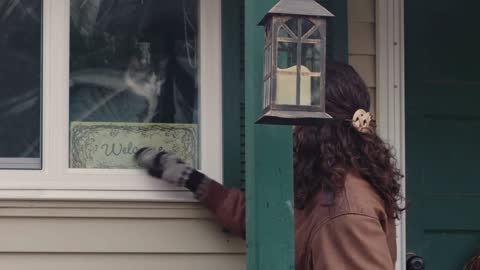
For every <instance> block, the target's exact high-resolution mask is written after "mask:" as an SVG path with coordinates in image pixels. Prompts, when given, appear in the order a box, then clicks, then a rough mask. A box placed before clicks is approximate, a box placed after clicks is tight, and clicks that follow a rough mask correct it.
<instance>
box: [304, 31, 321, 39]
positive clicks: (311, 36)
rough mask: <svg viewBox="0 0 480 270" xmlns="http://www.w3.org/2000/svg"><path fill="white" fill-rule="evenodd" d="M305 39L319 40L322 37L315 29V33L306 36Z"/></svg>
mask: <svg viewBox="0 0 480 270" xmlns="http://www.w3.org/2000/svg"><path fill="white" fill-rule="evenodd" d="M305 38H306V39H317V40H320V39H321V38H322V35H321V33H320V30H319V29H318V28H317V29H316V30H315V31H313V32H311V33H310V34H309V35H308V36H305Z"/></svg>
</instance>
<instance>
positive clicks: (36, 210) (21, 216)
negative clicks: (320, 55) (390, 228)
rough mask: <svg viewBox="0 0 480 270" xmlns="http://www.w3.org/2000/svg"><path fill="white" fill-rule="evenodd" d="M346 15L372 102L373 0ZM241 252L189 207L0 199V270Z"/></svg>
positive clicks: (121, 265) (200, 267) (222, 263)
mask: <svg viewBox="0 0 480 270" xmlns="http://www.w3.org/2000/svg"><path fill="white" fill-rule="evenodd" d="M348 17H349V18H348V22H349V25H348V27H349V61H350V63H351V64H352V65H353V66H354V67H355V69H356V70H357V71H358V72H359V73H360V75H361V76H362V78H363V79H364V80H365V82H366V83H367V85H368V87H369V89H370V91H371V93H372V97H373V98H374V97H375V87H376V83H375V81H376V78H375V74H376V71H375V70H376V68H375V65H376V64H375V63H376V62H375V61H376V59H375V0H348ZM373 107H375V105H373ZM244 253H245V243H244V241H242V240H239V239H238V238H235V237H230V236H228V235H226V234H224V233H223V232H222V230H221V228H220V227H219V226H218V225H217V224H215V222H214V221H213V220H212V217H211V215H210V214H209V213H208V212H207V211H206V210H205V209H203V208H202V207H200V206H199V205H197V204H191V203H183V204H182V203H127V202H60V201H58V202H39V201H0V265H1V268H2V269H8V270H27V269H28V270H30V269H35V270H47V269H48V270H52V269H62V270H63V269H71V270H83V269H89V270H105V269H115V270H130V269H135V270H150V269H152V270H153V269H155V270H158V269H175V270H187V269H188V270H191V269H196V270H209V269H219V270H220V269H228V270H240V269H245V255H244Z"/></svg>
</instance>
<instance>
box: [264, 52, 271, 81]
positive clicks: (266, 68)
mask: <svg viewBox="0 0 480 270" xmlns="http://www.w3.org/2000/svg"><path fill="white" fill-rule="evenodd" d="M271 72H272V45H268V47H267V48H265V52H264V55H263V76H264V77H266V76H270V73H271Z"/></svg>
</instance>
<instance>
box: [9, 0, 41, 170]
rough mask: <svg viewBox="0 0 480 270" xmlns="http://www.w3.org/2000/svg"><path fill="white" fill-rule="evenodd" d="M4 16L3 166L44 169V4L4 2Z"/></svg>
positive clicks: (35, 2) (37, 2) (36, 2)
mask: <svg viewBox="0 0 480 270" xmlns="http://www.w3.org/2000/svg"><path fill="white" fill-rule="evenodd" d="M0 19H1V23H0V28H1V31H0V35H1V41H0V58H1V59H2V61H1V63H0V85H2V90H1V91H0V126H1V127H2V128H0V168H2V169H40V167H41V163H40V156H41V155H40V151H41V144H40V141H41V135H40V129H41V118H40V111H41V108H40V99H41V88H42V73H41V65H42V61H41V60H42V59H41V48H42V47H41V42H42V35H41V32H42V14H41V3H40V2H39V1H22V2H20V1H3V3H2V4H0Z"/></svg>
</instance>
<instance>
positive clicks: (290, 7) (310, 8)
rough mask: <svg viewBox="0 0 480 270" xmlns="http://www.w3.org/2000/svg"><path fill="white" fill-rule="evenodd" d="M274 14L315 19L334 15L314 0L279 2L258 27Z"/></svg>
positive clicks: (286, 0) (283, 0)
mask: <svg viewBox="0 0 480 270" xmlns="http://www.w3.org/2000/svg"><path fill="white" fill-rule="evenodd" d="M274 14H285V15H287V14H290V15H303V16H315V17H334V15H333V14H332V13H331V12H330V11H328V10H327V9H326V8H324V7H323V6H322V5H320V4H319V3H317V2H315V0H280V1H279V2H278V3H277V4H276V5H275V6H273V7H272V9H270V11H269V12H268V13H267V14H266V15H265V16H264V17H263V19H262V20H261V21H260V23H259V25H263V24H264V23H265V20H266V19H267V18H268V17H270V16H271V15H274Z"/></svg>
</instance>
